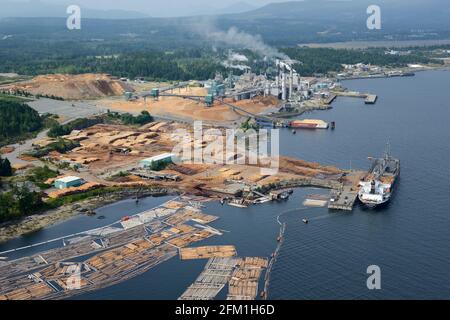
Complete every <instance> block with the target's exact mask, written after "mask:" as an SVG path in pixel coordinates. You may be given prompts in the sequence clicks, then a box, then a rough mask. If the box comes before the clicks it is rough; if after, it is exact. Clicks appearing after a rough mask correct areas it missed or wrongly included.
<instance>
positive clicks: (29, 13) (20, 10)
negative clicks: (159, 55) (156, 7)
mask: <svg viewBox="0 0 450 320" xmlns="http://www.w3.org/2000/svg"><path fill="white" fill-rule="evenodd" d="M66 10H67V4H47V3H44V2H40V1H31V2H11V1H8V0H6V1H2V3H1V7H0V18H10V17H21V18H31V17H33V18H36V17H46V18H47V17H60V18H62V17H67V16H68V15H67V14H66ZM82 10H83V17H84V18H96V19H139V18H148V17H149V16H148V15H146V14H143V13H140V12H137V11H128V10H95V9H90V8H84V7H82Z"/></svg>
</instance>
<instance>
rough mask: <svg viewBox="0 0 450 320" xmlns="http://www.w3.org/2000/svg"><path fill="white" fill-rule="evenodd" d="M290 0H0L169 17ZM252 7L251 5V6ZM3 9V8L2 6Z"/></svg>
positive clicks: (2, 0)
mask: <svg viewBox="0 0 450 320" xmlns="http://www.w3.org/2000/svg"><path fill="white" fill-rule="evenodd" d="M286 1H289V0H126V1H125V0H124V1H118V0H0V4H1V3H2V2H32V3H33V4H29V3H28V4H27V6H29V5H32V6H36V5H39V2H41V3H46V4H56V5H62V4H77V5H80V6H81V7H87V8H92V9H99V10H113V9H123V10H131V11H139V12H141V13H145V14H147V15H149V16H154V17H168V16H183V15H193V14H202V13H215V12H218V11H220V9H222V8H228V7H229V6H234V5H237V7H238V8H240V7H242V8H246V7H247V6H245V5H244V4H242V3H246V4H248V5H250V6H252V7H261V6H263V5H265V4H268V3H273V2H286ZM291 1H292V0H291ZM249 8H250V7H249ZM0 10H1V8H0Z"/></svg>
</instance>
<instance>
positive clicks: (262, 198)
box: [253, 197, 272, 204]
mask: <svg viewBox="0 0 450 320" xmlns="http://www.w3.org/2000/svg"><path fill="white" fill-rule="evenodd" d="M270 201H272V200H271V199H269V198H266V197H261V198H258V199H255V200H253V204H259V203H266V202H270Z"/></svg>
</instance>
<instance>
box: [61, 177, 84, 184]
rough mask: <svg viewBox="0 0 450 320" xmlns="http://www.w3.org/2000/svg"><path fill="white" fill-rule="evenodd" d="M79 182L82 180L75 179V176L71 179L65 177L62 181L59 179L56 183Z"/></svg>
mask: <svg viewBox="0 0 450 320" xmlns="http://www.w3.org/2000/svg"><path fill="white" fill-rule="evenodd" d="M78 180H81V178H79V177H75V176H69V177H64V178H61V179H57V180H56V181H59V182H64V183H69V182H73V181H78ZM56 181H55V182H56Z"/></svg>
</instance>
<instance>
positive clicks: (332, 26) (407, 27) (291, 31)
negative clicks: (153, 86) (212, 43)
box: [0, 0, 450, 46]
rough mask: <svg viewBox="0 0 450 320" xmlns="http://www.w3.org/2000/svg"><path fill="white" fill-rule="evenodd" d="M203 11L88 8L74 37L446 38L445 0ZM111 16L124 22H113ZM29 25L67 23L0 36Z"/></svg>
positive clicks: (319, 1)
mask: <svg viewBox="0 0 450 320" xmlns="http://www.w3.org/2000/svg"><path fill="white" fill-rule="evenodd" d="M186 1H189V0H186ZM374 2H376V3H377V4H378V5H379V6H380V7H381V19H382V28H381V30H368V29H367V26H366V21H367V18H368V16H369V15H368V14H367V12H366V10H367V7H368V6H369V5H371V4H373V3H374ZM10 9H11V8H10V7H9V5H8V4H6V6H4V7H2V10H0V15H1V16H9V15H8V10H10ZM23 9H24V11H23V12H22V15H23V16H25V17H27V16H31V15H32V14H33V13H34V14H35V15H36V14H39V15H38V16H43V15H49V14H52V15H51V16H57V17H66V16H67V15H66V14H65V9H61V8H60V9H57V11H55V10H56V9H55V8H47V9H42V11H40V12H36V11H34V12H29V11H27V10H29V9H27V8H23ZM201 9H202V10H205V12H204V13H203V14H205V15H206V16H205V17H202V18H199V17H198V16H197V17H179V18H149V17H147V16H146V15H145V14H142V13H139V12H134V11H98V10H88V9H86V10H84V11H83V16H84V17H85V18H89V17H95V18H103V19H105V20H91V21H89V20H88V21H85V22H83V30H81V31H80V32H79V33H78V34H77V37H78V38H79V39H91V38H100V39H105V40H108V39H111V40H112V39H114V40H116V39H117V37H118V35H133V39H134V40H133V41H135V42H138V41H148V40H149V39H151V40H152V42H151V44H152V46H170V45H172V46H173V45H178V46H180V45H182V44H186V45H194V44H201V43H203V44H204V43H205V40H208V39H205V38H204V37H203V38H202V36H205V35H206V38H208V37H207V35H208V32H211V31H212V30H222V31H227V30H229V29H230V28H231V27H236V28H237V29H239V30H241V31H244V32H247V33H249V34H251V35H261V36H262V38H263V40H264V41H265V42H268V43H269V44H272V45H278V46H286V45H295V44H299V43H308V42H339V41H355V40H363V41H373V40H418V39H419V40H420V39H444V38H445V39H450V19H449V17H450V6H449V5H448V0H377V1H374V0H353V1H336V0H335V1H330V0H305V1H291V2H282V3H272V4H268V5H266V6H264V7H261V8H256V9H255V8H253V7H252V5H249V4H247V3H246V2H242V3H236V4H235V5H232V6H230V7H228V8H224V9H221V10H220V13H221V14H217V13H216V9H214V7H204V8H201ZM61 10H62V14H61ZM239 10H240V11H239ZM208 12H212V13H208ZM236 12H238V13H236ZM200 13H201V12H199V14H200ZM115 18H117V19H118V18H120V19H122V20H112V19H115ZM135 18H139V19H137V20H136V19H135ZM124 19H125V20H124ZM126 19H128V20H126ZM27 24H28V25H29V32H32V33H33V34H34V35H35V36H37V37H41V36H45V34H46V32H48V33H49V34H51V36H52V39H55V38H57V36H58V35H61V37H66V35H65V34H64V32H66V31H67V30H65V29H64V26H65V24H63V23H61V22H60V21H57V20H49V19H46V20H45V21H44V22H39V21H37V20H36V19H28V20H27V19H25V20H24V19H20V23H19V22H17V21H16V22H14V21H13V20H11V19H9V20H8V21H4V22H3V23H0V35H1V34H2V33H5V34H8V35H9V34H14V33H15V31H16V30H21V31H24V30H26V27H27ZM2 29H3V31H2ZM55 29H57V30H56V31H57V32H60V34H58V33H57V32H56V31H55ZM199 31H200V32H199ZM146 45H147V44H146Z"/></svg>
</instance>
